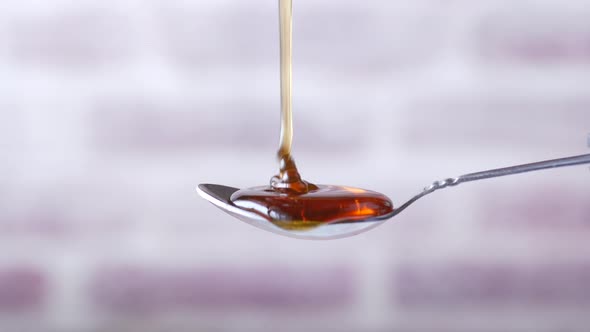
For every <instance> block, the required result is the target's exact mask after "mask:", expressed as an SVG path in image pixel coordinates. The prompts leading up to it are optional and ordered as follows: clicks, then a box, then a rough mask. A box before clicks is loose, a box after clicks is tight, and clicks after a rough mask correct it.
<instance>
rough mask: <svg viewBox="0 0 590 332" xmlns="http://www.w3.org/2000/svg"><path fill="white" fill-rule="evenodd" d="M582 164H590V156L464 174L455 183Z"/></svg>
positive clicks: (584, 155)
mask: <svg viewBox="0 0 590 332" xmlns="http://www.w3.org/2000/svg"><path fill="white" fill-rule="evenodd" d="M583 164H590V154H583V155H579V156H574V157H567V158H559V159H552V160H546V161H540V162H536V163H531V164H524V165H518V166H512V167H505V168H498V169H493V170H489V171H483V172H477V173H471V174H465V175H462V176H460V177H458V178H457V183H456V184H459V183H463V182H469V181H477V180H483V179H489V178H495V177H499V176H506V175H512V174H519V173H527V172H534V171H540V170H544V169H550V168H558V167H566V166H575V165H583Z"/></svg>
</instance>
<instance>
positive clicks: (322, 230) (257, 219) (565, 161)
mask: <svg viewBox="0 0 590 332" xmlns="http://www.w3.org/2000/svg"><path fill="white" fill-rule="evenodd" d="M583 164H590V154H584V155H580V156H574V157H568V158H560V159H553V160H547V161H541V162H536V163H532V164H525V165H518V166H512V167H506V168H498V169H493V170H489V171H483V172H477V173H470V174H466V175H462V176H459V177H456V178H449V179H446V180H442V181H436V182H434V183H433V184H431V185H430V186H428V187H426V188H424V190H423V191H422V192H420V193H419V194H417V195H416V196H414V197H412V198H411V199H410V200H409V201H407V202H406V203H404V204H402V205H401V206H399V207H398V208H396V209H395V210H394V211H393V212H391V213H388V214H385V215H382V216H378V217H376V218H375V217H374V218H371V219H365V220H362V221H361V222H354V223H336V224H326V225H323V226H320V227H318V228H314V229H311V230H307V231H295V230H285V229H282V228H279V227H277V226H275V225H274V224H273V223H271V222H269V221H268V220H266V219H264V218H262V217H261V216H259V215H257V214H255V213H253V212H251V211H247V210H244V209H241V208H239V207H237V206H235V205H234V204H232V202H231V200H230V197H231V195H232V194H233V193H234V192H236V191H238V190H239V189H238V188H232V187H227V186H222V185H218V184H200V185H199V186H198V188H197V192H198V193H199V195H201V197H203V198H204V199H206V200H207V201H209V202H210V203H213V204H214V205H215V206H217V207H218V208H220V209H221V210H223V211H225V212H227V213H228V214H230V215H232V216H234V217H236V218H238V219H240V220H242V221H244V222H246V223H248V224H251V225H253V226H256V227H259V228H262V229H264V230H267V231H270V232H274V233H277V234H281V235H285V236H289V237H294V238H300V239H336V238H343V237H348V236H352V235H356V234H359V233H362V232H365V231H368V230H370V229H373V228H375V227H377V226H379V225H381V224H382V223H383V222H385V221H386V220H387V219H390V218H392V217H394V216H396V215H397V214H399V213H400V212H402V211H403V210H405V209H406V208H407V207H408V206H410V205H412V204H413V203H414V202H416V201H417V200H419V199H420V198H422V197H424V196H426V195H428V194H430V193H433V192H435V191H437V190H439V189H443V188H447V187H451V186H456V185H459V184H461V183H464V182H471V181H478V180H483V179H489V178H495V177H500V176H506V175H512V174H519V173H526V172H534V171H540V170H544V169H549V168H558V167H566V166H575V165H583Z"/></svg>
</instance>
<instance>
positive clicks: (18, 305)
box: [0, 267, 47, 312]
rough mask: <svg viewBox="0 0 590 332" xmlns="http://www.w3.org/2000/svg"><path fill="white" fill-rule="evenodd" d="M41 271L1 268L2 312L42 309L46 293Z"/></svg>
mask: <svg viewBox="0 0 590 332" xmlns="http://www.w3.org/2000/svg"><path fill="white" fill-rule="evenodd" d="M46 287H47V285H46V282H45V279H44V277H43V275H42V273H41V271H39V270H37V269H34V268H26V267H23V268H21V267H15V268H10V267H3V268H0V312H16V311H25V310H26V311H30V310H35V309H38V308H40V306H41V305H42V304H43V301H44V298H45V293H46Z"/></svg>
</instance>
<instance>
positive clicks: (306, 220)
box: [197, 0, 590, 239]
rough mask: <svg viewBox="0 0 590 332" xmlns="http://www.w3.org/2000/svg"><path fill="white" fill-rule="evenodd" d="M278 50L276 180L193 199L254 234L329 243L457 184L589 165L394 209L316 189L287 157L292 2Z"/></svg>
mask: <svg viewBox="0 0 590 332" xmlns="http://www.w3.org/2000/svg"><path fill="white" fill-rule="evenodd" d="M279 16H280V45H281V136H280V137H281V139H280V149H279V153H278V157H279V161H280V169H279V174H278V175H276V176H274V177H272V178H271V181H270V185H268V186H260V187H254V188H249V189H242V190H239V189H237V188H233V187H227V186H223V185H215V184H201V185H199V186H198V188H197V191H198V192H199V194H200V195H201V196H202V197H203V198H205V199H206V200H208V201H209V202H211V203H213V204H214V205H216V206H217V207H219V208H221V209H222V210H224V211H225V212H227V213H229V214H231V215H233V216H235V217H237V218H239V219H241V220H243V221H245V222H247V223H249V224H252V225H254V226H257V227H259V228H262V229H265V230H268V231H271V232H275V233H278V234H282V235H286V236H290V237H295V238H304V239H333V238H341V237H347V236H352V235H355V234H358V233H361V232H364V231H367V230H369V229H371V228H374V227H376V226H378V225H379V224H381V223H382V222H384V221H385V220H387V219H389V218H391V217H393V216H395V215H397V214H398V213H400V212H401V211H403V210H404V209H405V208H407V207H408V206H409V205H411V204H413V203H414V202H415V201H417V200H418V199H420V198H421V197H424V196H425V195H427V194H430V193H432V192H434V191H436V190H438V189H442V188H446V187H448V186H454V185H458V184H460V183H463V182H469V181H476V180H482V179H487V178H492V177H498V176H505V175H511V174H518V173H524V172H531V171H537V170H541V169H547V168H556V167H564V166H573V165H580V164H589V163H590V154H586V155H580V156H575V157H569V158H561V159H554V160H549V161H543V162H538V163H533V164H526V165H520V166H513V167H508V168H502V169H496V170H491V171H484V172H478V173H472V174H467V175H463V176H460V177H457V178H451V179H447V180H443V181H437V182H435V183H433V184H432V185H431V186H429V187H427V188H425V189H424V190H423V191H422V192H420V193H419V194H418V195H416V196H414V197H413V198H411V199H410V200H409V201H408V202H406V203H404V204H403V205H401V206H399V207H398V208H396V209H394V207H393V204H392V202H391V200H390V199H389V198H388V197H387V196H385V195H383V194H380V193H377V192H373V191H369V190H364V189H359V188H351V187H345V186H333V185H316V184H312V183H309V182H307V181H304V180H303V179H302V178H301V175H300V174H299V171H298V169H297V166H296V165H295V161H294V159H293V157H292V155H291V145H292V140H293V121H292V109H291V105H292V101H291V100H292V99H291V90H292V89H291V83H292V79H291V67H292V32H291V30H292V0H279Z"/></svg>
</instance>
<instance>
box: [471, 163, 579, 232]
mask: <svg viewBox="0 0 590 332" xmlns="http://www.w3.org/2000/svg"><path fill="white" fill-rule="evenodd" d="M586 171H587V170H586V169H583V168H582V167H580V173H584V172H586ZM583 175H584V174H581V176H583ZM586 175H588V176H590V174H586ZM479 211H480V213H481V214H482V215H481V216H480V218H478V219H479V220H481V221H482V223H483V224H484V225H485V226H486V227H489V228H506V229H511V230H514V229H519V228H520V229H525V230H526V231H527V232H534V231H546V230H563V231H582V230H590V206H589V205H588V197H587V193H585V192H583V191H576V190H572V188H568V186H556V185H553V186H540V187H539V188H536V189H535V190H526V189H516V188H512V189H511V195H510V196H507V195H506V193H505V192H504V193H502V192H487V193H486V199H485V201H482V204H481V206H480V207H479Z"/></svg>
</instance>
